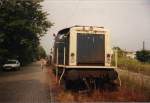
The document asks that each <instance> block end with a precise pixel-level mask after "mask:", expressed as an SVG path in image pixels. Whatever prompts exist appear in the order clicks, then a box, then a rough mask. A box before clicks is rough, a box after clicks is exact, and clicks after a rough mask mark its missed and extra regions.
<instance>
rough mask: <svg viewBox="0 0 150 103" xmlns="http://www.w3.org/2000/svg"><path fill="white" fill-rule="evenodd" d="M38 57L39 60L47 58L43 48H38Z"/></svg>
mask: <svg viewBox="0 0 150 103" xmlns="http://www.w3.org/2000/svg"><path fill="white" fill-rule="evenodd" d="M38 56H39V59H41V58H45V57H46V52H45V50H44V48H43V47H42V46H39V47H38Z"/></svg>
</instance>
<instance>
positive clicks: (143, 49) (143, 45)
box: [143, 41, 145, 50]
mask: <svg viewBox="0 0 150 103" xmlns="http://www.w3.org/2000/svg"><path fill="white" fill-rule="evenodd" d="M143 50H145V41H143Z"/></svg>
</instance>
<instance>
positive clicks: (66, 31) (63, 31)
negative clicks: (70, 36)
mask: <svg viewBox="0 0 150 103" xmlns="http://www.w3.org/2000/svg"><path fill="white" fill-rule="evenodd" d="M72 27H86V26H80V25H75V26H71V27H69V28H65V29H62V30H60V31H59V32H58V34H59V35H63V34H66V33H68V32H69V30H70V28H72ZM94 27H97V28H104V27H103V26H102V27H98V26H94Z"/></svg>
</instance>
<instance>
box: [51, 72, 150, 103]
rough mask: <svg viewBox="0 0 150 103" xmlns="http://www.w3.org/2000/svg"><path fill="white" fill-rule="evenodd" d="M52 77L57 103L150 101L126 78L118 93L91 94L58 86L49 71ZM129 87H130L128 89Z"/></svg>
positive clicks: (97, 91) (95, 92) (104, 91)
mask: <svg viewBox="0 0 150 103" xmlns="http://www.w3.org/2000/svg"><path fill="white" fill-rule="evenodd" d="M49 74H50V76H51V79H52V81H51V87H52V92H53V97H52V98H54V99H55V102H62V103H63V102H65V103H66V102H69V103H71V102H102V101H105V102H108V101H109V102H110V101H111V102H114V101H118V102H119V101H123V102H125V101H130V102H131V101H138V102H139V101H140V102H141V101H142V102H145V101H150V98H149V96H147V95H145V94H144V92H143V91H141V90H140V89H137V88H134V86H129V85H128V84H127V83H128V81H127V80H125V78H121V79H122V81H123V86H122V87H121V88H120V90H118V91H109V90H93V91H92V92H90V93H83V92H82V93H81V92H72V91H67V90H64V89H62V88H61V86H58V84H57V83H56V81H55V76H54V75H53V73H52V71H51V70H49ZM128 86H129V87H128Z"/></svg>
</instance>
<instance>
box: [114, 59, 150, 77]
mask: <svg viewBox="0 0 150 103" xmlns="http://www.w3.org/2000/svg"><path fill="white" fill-rule="evenodd" d="M112 63H113V64H114V61H112ZM118 67H119V68H120V69H125V70H129V71H132V72H136V73H139V72H140V73H142V74H144V75H149V76H150V64H149V63H141V62H139V61H137V60H136V59H130V58H126V57H120V58H118Z"/></svg>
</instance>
